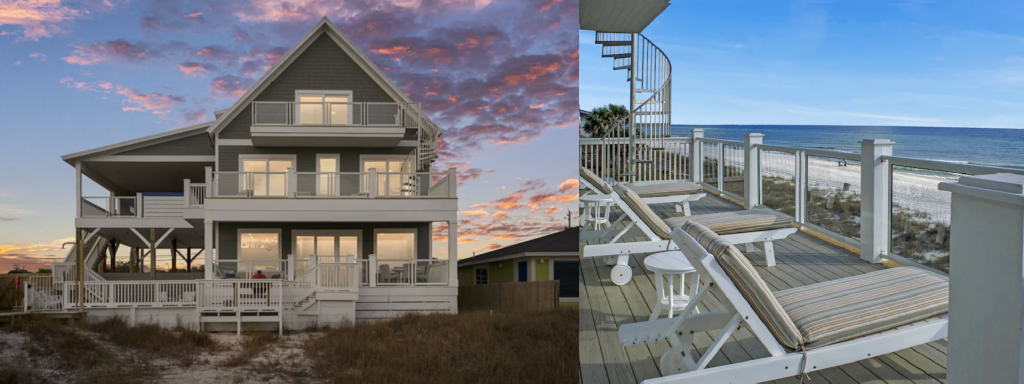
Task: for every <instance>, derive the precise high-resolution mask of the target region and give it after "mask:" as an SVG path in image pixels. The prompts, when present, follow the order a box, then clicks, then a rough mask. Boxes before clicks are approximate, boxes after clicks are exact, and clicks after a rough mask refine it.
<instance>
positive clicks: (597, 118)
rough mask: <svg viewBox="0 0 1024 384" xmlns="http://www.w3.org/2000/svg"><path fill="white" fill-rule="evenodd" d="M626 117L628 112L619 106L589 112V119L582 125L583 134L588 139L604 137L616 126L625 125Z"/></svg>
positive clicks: (599, 108)
mask: <svg viewBox="0 0 1024 384" xmlns="http://www.w3.org/2000/svg"><path fill="white" fill-rule="evenodd" d="M628 117H629V110H627V109H626V107H624V106H621V105H615V104H608V105H607V106H604V107H597V108H594V109H593V110H592V111H591V112H590V117H589V118H587V121H586V122H585V123H584V124H583V132H586V133H587V134H588V135H590V137H605V136H608V134H609V133H611V132H612V130H613V129H615V127H616V126H617V125H619V124H625V123H626V122H627V121H628V119H627V118H628Z"/></svg>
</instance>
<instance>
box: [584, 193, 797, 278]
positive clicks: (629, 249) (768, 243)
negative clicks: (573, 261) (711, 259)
mask: <svg viewBox="0 0 1024 384" xmlns="http://www.w3.org/2000/svg"><path fill="white" fill-rule="evenodd" d="M614 190H615V193H613V194H612V195H611V197H612V199H613V200H615V204H616V205H618V207H619V209H621V210H622V212H623V214H625V215H626V216H627V217H629V219H630V220H631V222H630V223H629V224H627V225H626V227H625V228H623V229H622V230H620V231H619V233H618V234H616V235H615V237H614V238H612V240H611V241H610V242H609V243H607V244H594V245H586V246H584V247H583V257H609V258H613V257H614V258H616V260H615V263H614V264H616V265H615V267H612V282H614V283H615V284H618V285H623V284H626V283H628V282H629V279H631V278H632V277H633V271H632V269H630V267H629V263H628V262H629V255H631V254H634V253H652V252H663V251H671V250H675V249H679V247H678V246H677V245H676V244H674V243H673V241H672V239H671V237H670V233H671V232H672V230H673V229H676V228H680V227H682V226H683V225H685V224H686V223H688V222H695V223H700V224H702V225H704V226H707V227H708V228H710V229H711V230H712V231H714V232H715V233H717V234H718V235H720V236H722V237H723V238H724V239H725V240H726V241H728V242H730V243H732V244H751V243H764V253H765V260H766V261H767V264H768V266H769V267H772V266H775V247H774V246H773V245H772V241H774V240H781V239H784V238H786V237H788V236H789V235H792V234H794V233H796V231H797V230H798V229H797V228H794V227H793V218H792V217H789V216H786V215H784V214H781V213H778V212H775V211H772V210H770V209H751V210H742V211H733V212H722V213H713V214H707V215H696V216H682V217H671V218H668V219H662V218H660V217H658V215H657V214H656V213H654V211H653V210H651V208H650V207H649V206H648V205H647V204H646V203H645V202H644V201H643V199H641V198H640V196H638V195H637V194H636V193H635V192H633V190H632V189H630V188H629V187H628V186H626V185H623V184H618V185H616V186H615V188H614ZM633 227H636V228H638V229H640V231H641V232H643V234H644V236H645V237H647V241H637V242H629V243H618V240H619V239H621V238H622V237H623V235H625V234H626V232H628V231H629V230H630V229H632V228H633ZM751 250H752V249H750V248H749V247H748V251H751ZM609 264H612V263H611V262H609Z"/></svg>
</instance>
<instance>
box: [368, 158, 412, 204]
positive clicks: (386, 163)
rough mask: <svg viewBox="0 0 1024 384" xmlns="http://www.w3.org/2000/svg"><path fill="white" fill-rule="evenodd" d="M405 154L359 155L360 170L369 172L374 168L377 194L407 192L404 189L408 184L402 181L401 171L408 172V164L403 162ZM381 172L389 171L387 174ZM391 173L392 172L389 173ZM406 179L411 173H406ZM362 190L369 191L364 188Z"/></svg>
mask: <svg viewBox="0 0 1024 384" xmlns="http://www.w3.org/2000/svg"><path fill="white" fill-rule="evenodd" d="M405 159H406V157H405V156H396V157H387V156H384V157H381V156H370V155H363V156H360V163H362V172H364V173H369V172H370V169H375V170H376V172H377V173H378V175H377V195H379V196H402V195H403V194H406V193H408V192H411V191H409V190H406V189H405V188H407V187H408V186H407V185H405V184H404V183H403V178H402V176H403V175H402V174H401V173H402V172H410V165H409V164H408V163H406V162H405ZM383 173H389V175H382V174H383ZM390 173H393V174H390ZM406 176H407V177H405V180H406V181H409V180H410V179H411V175H406ZM364 192H369V191H367V190H366V189H365V188H364Z"/></svg>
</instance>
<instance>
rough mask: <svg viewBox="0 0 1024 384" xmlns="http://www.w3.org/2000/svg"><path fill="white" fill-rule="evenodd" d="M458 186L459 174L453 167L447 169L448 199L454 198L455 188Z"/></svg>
mask: <svg viewBox="0 0 1024 384" xmlns="http://www.w3.org/2000/svg"><path fill="white" fill-rule="evenodd" d="M458 185H459V173H458V172H456V170H455V167H451V168H448V197H455V196H456V191H455V190H456V187H458Z"/></svg>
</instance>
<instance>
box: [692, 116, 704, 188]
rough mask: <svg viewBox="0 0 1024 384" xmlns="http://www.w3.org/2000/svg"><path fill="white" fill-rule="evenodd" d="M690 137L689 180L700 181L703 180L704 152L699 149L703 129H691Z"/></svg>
mask: <svg viewBox="0 0 1024 384" xmlns="http://www.w3.org/2000/svg"><path fill="white" fill-rule="evenodd" d="M690 137H691V138H692V139H693V142H692V143H691V144H690V180H692V181H693V182H694V183H700V182H702V181H704V154H703V153H701V150H700V149H701V148H700V147H701V145H700V139H703V138H704V130H703V129H700V128H697V129H694V130H691V131H690Z"/></svg>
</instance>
